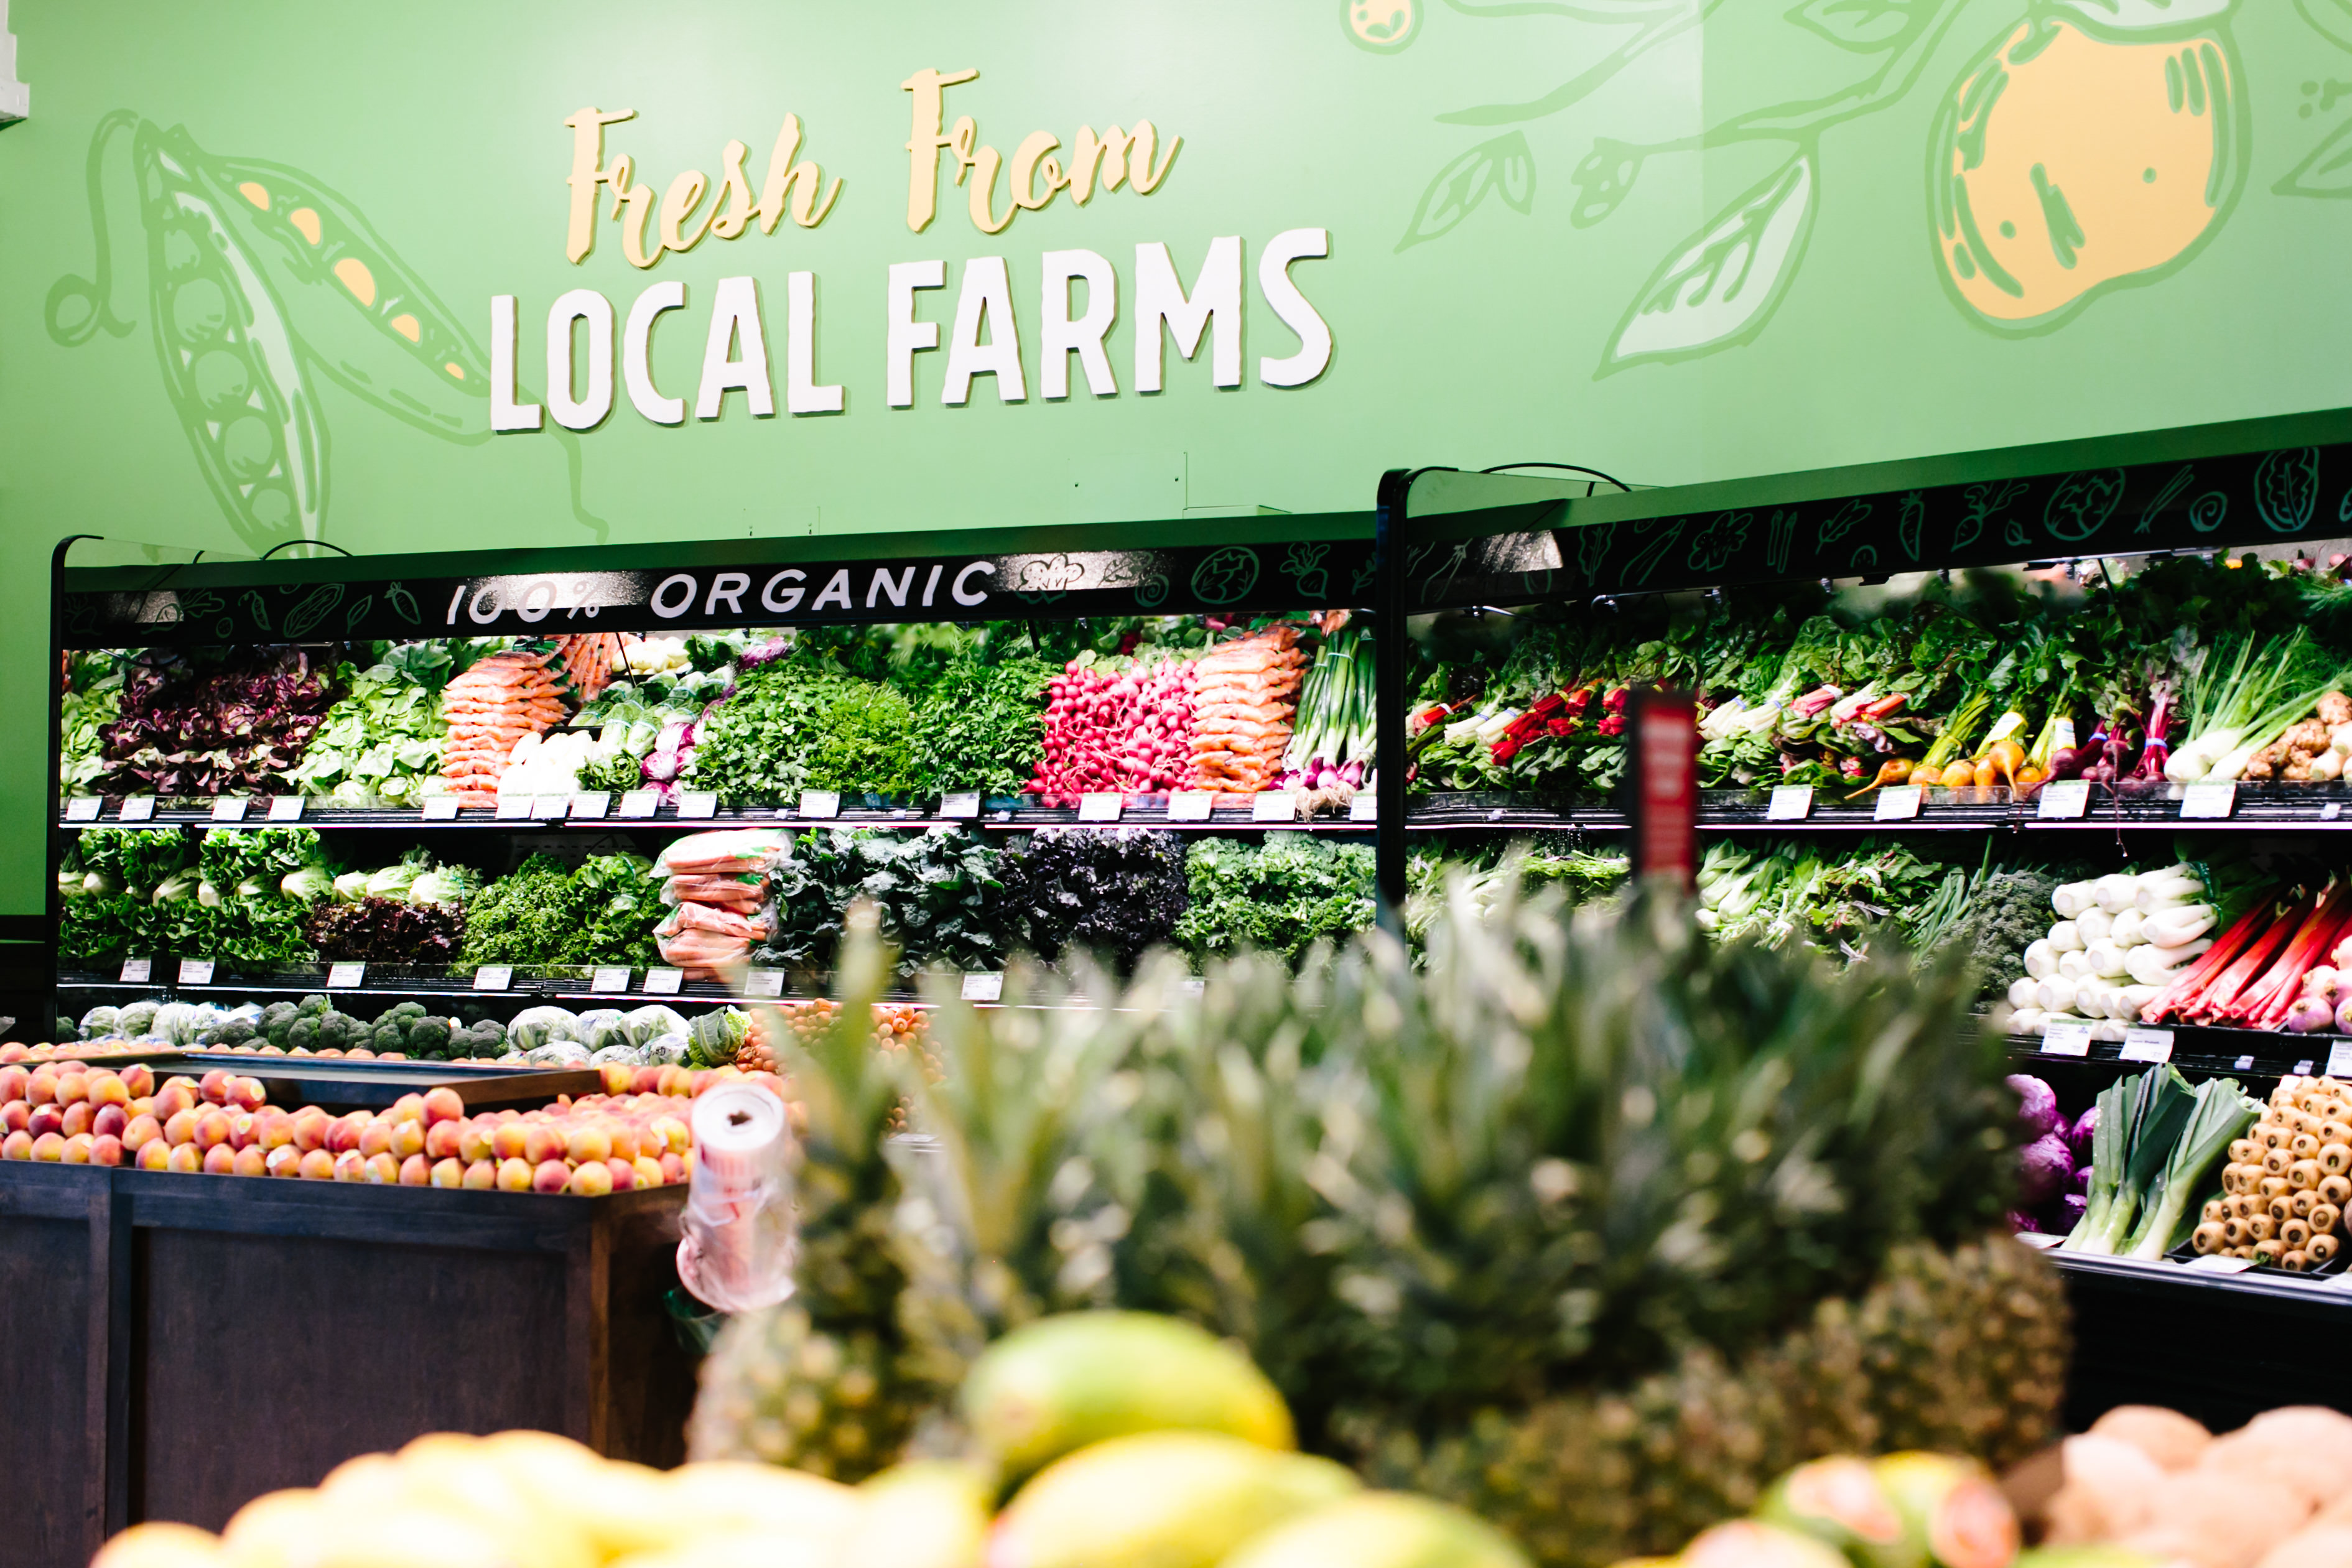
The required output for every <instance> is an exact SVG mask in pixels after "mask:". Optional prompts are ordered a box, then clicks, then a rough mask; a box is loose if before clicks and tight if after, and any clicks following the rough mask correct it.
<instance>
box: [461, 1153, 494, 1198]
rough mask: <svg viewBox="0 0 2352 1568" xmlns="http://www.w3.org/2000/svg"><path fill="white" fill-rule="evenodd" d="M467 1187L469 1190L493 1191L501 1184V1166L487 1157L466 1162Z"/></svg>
mask: <svg viewBox="0 0 2352 1568" xmlns="http://www.w3.org/2000/svg"><path fill="white" fill-rule="evenodd" d="M464 1185H465V1188H466V1190H467V1192H493V1191H496V1190H497V1188H498V1185H499V1167H498V1166H496V1165H495V1164H493V1163H492V1162H490V1161H489V1160H487V1159H480V1160H468V1161H467V1162H466V1176H465V1183H464Z"/></svg>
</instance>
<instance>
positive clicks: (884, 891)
mask: <svg viewBox="0 0 2352 1568" xmlns="http://www.w3.org/2000/svg"><path fill="white" fill-rule="evenodd" d="M999 863H1000V857H998V856H995V855H993V854H992V853H991V852H990V851H989V850H988V848H987V846H986V845H984V844H983V843H982V841H981V840H980V836H979V835H978V834H976V833H972V832H970V831H965V830H962V829H947V830H944V831H942V830H936V829H935V830H933V831H930V832H927V833H891V832H873V831H852V830H849V829H844V828H825V829H814V830H812V831H809V832H806V833H803V834H802V835H801V836H800V837H799V838H798V839H796V840H794V841H793V844H792V847H791V849H790V851H789V852H787V853H786V854H785V855H784V856H783V857H782V859H780V860H779V861H778V862H776V865H775V868H774V870H773V871H772V872H771V873H770V877H771V879H772V884H773V886H774V888H775V893H776V934H775V936H774V937H773V938H772V940H771V941H770V943H769V945H768V946H765V947H762V948H761V949H759V950H758V951H757V952H755V953H753V954H752V955H751V961H752V962H753V963H755V964H759V965H763V966H775V967H785V968H793V969H801V970H810V969H829V968H831V967H833V964H834V961H835V956H836V955H837V954H838V953H839V952H840V949H841V941H842V933H843V930H844V926H845V922H846V921H847V919H848V916H849V906H850V905H851V904H853V903H855V902H856V901H857V900H858V899H861V898H863V899H867V900H870V901H871V902H872V903H873V904H874V906H875V909H876V912H877V914H878V915H879V916H880V919H881V930H882V935H883V936H884V937H886V938H887V940H888V941H889V942H890V943H892V944H893V945H894V946H897V948H898V968H899V973H900V974H901V975H902V976H908V977H910V976H912V975H913V974H914V973H915V972H916V971H918V970H919V969H921V968H923V967H926V966H928V965H931V964H935V963H936V964H944V965H946V966H948V967H950V968H956V969H995V968H1002V967H1003V964H1004V946H1003V942H1002V940H1001V939H1000V937H999V936H998V929H997V928H998V923H999V921H998V915H997V878H996V867H997V865H998V864H999Z"/></svg>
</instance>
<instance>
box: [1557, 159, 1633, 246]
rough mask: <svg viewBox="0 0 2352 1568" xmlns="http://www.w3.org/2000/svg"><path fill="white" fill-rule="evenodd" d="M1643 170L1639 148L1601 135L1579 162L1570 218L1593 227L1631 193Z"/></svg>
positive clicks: (1582, 225) (1587, 227)
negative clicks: (1634, 182) (1573, 205)
mask: <svg viewBox="0 0 2352 1568" xmlns="http://www.w3.org/2000/svg"><path fill="white" fill-rule="evenodd" d="M1641 172H1642V151H1641V149H1640V148H1638V147H1633V146H1630V145H1628V144H1627V143H1625V142H1622V141H1611V140H1610V139H1609V138H1608V137H1606V136H1603V137H1601V138H1600V139H1599V140H1597V141H1594V142H1593V144H1592V151H1591V152H1590V153H1588V154H1586V156H1585V160H1584V162H1581V163H1579V164H1578V165H1577V166H1576V207H1575V210H1574V211H1572V212H1570V214H1568V221H1569V222H1570V223H1571V224H1573V225H1576V226H1577V227H1578V228H1580V229H1589V228H1591V226H1592V225H1595V224H1597V223H1599V222H1600V221H1601V219H1603V218H1605V217H1607V216H1608V215H1609V214H1612V213H1613V212H1615V211H1616V210H1617V208H1618V205H1619V204H1621V203H1622V202H1623V201H1624V200H1625V198H1626V197H1627V196H1628V195H1629V194H1631V193H1632V192H1633V181H1634V178H1635V176H1637V175H1639V174H1640V173H1641Z"/></svg>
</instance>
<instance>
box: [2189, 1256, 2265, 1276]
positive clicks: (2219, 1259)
mask: <svg viewBox="0 0 2352 1568" xmlns="http://www.w3.org/2000/svg"><path fill="white" fill-rule="evenodd" d="M2253 1266H2254V1260H2253V1259H2252V1258H2230V1257H2224V1256H2223V1255H2222V1254H2221V1253H2219V1252H2208V1253H2206V1254H2204V1255H2203V1256H2202V1257H2198V1258H2191V1259H2190V1260H2189V1263H2188V1267H2189V1268H2191V1269H2194V1270H2197V1271H2198V1272H2199V1273H2200V1274H2242V1273H2244V1272H2245V1271H2246V1270H2249V1269H2251V1268H2252V1267H2253Z"/></svg>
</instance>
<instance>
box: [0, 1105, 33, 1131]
mask: <svg viewBox="0 0 2352 1568" xmlns="http://www.w3.org/2000/svg"><path fill="white" fill-rule="evenodd" d="M32 1124H33V1108H32V1106H30V1105H28V1104H26V1103H25V1102H24V1101H22V1100H11V1101H9V1102H8V1103H6V1104H5V1105H0V1134H5V1133H21V1132H23V1131H24V1130H25V1129H26V1128H27V1127H29V1126H31V1125H32Z"/></svg>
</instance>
